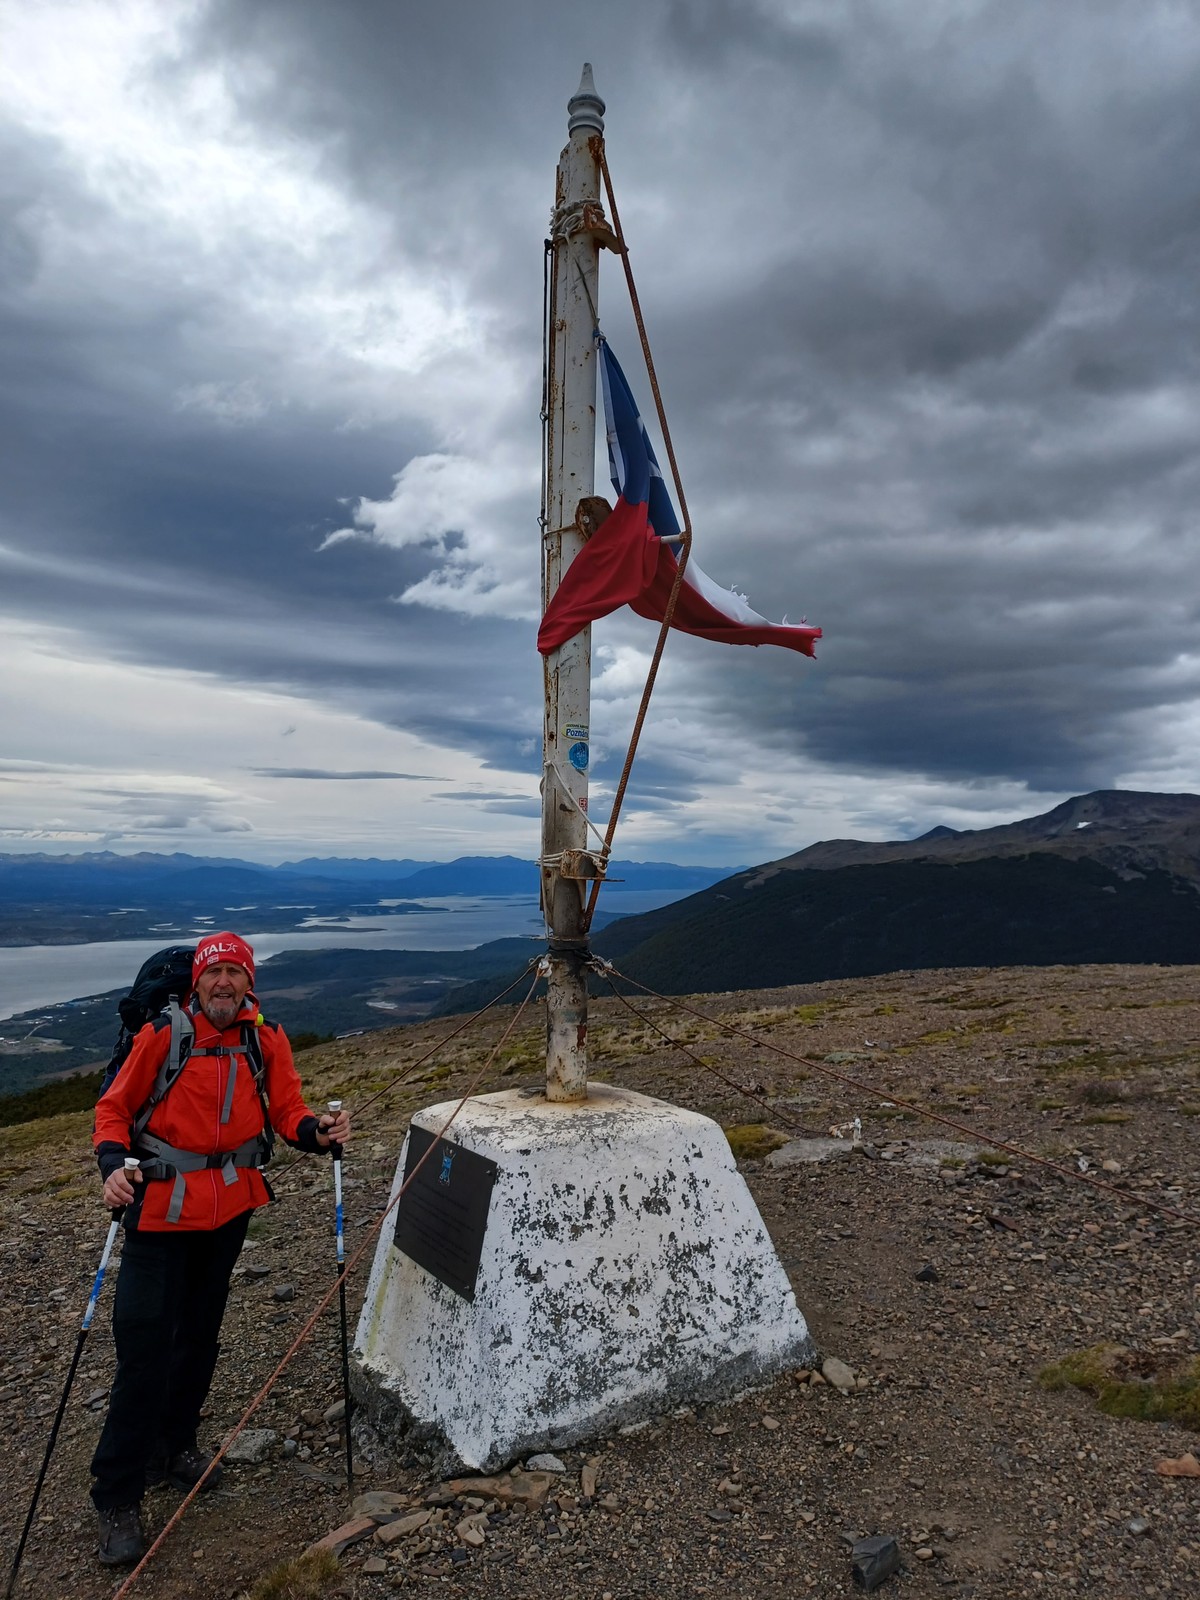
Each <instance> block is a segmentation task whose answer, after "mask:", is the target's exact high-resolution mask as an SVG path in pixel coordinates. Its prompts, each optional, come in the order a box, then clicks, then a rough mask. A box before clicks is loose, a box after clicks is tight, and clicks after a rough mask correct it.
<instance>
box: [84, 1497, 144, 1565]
mask: <svg viewBox="0 0 1200 1600" xmlns="http://www.w3.org/2000/svg"><path fill="white" fill-rule="evenodd" d="M96 1553H97V1554H98V1555H99V1557H100V1560H101V1562H102V1563H103V1565H104V1566H106V1567H131V1566H132V1565H133V1564H134V1562H135V1561H140V1560H141V1559H142V1557H143V1556H144V1555H145V1554H146V1531H145V1529H144V1528H143V1527H142V1508H141V1506H105V1507H104V1508H103V1509H102V1510H101V1511H100V1547H99V1549H98V1551H97V1552H96Z"/></svg>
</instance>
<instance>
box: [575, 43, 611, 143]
mask: <svg viewBox="0 0 1200 1600" xmlns="http://www.w3.org/2000/svg"><path fill="white" fill-rule="evenodd" d="M567 110H568V111H569V112H570V119H569V120H568V122H567V132H568V133H574V132H575V131H576V130H577V129H578V128H588V129H590V130H591V131H592V132H594V133H603V132H604V101H603V100H601V98H600V96H599V95H598V94H597V93H596V85H595V83H594V82H593V80H592V63H591V62H590V61H585V62H584V63H583V74H582V76H581V77H580V79H579V87H578V89H576V91H575V93H574V94H573V95H572V96H571V98H570V99H569V100H568V101H567Z"/></svg>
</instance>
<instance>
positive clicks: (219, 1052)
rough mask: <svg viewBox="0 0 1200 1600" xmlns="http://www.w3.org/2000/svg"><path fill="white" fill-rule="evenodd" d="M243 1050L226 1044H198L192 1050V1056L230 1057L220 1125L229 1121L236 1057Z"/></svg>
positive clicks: (240, 1047)
mask: <svg viewBox="0 0 1200 1600" xmlns="http://www.w3.org/2000/svg"><path fill="white" fill-rule="evenodd" d="M243 1051H244V1047H242V1046H240V1045H239V1046H236V1047H235V1046H233V1045H228V1044H209V1045H200V1046H197V1047H196V1048H195V1049H194V1050H193V1051H192V1055H193V1056H218V1057H219V1056H228V1057H229V1058H230V1060H229V1077H228V1078H227V1079H226V1082H225V1098H224V1100H223V1101H222V1102H221V1126H222V1127H224V1125H225V1124H226V1123H227V1122H228V1121H229V1113H230V1112H231V1111H232V1110H233V1081H234V1079H235V1078H236V1077H237V1058H238V1056H239V1055H241V1054H243Z"/></svg>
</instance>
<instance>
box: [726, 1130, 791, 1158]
mask: <svg viewBox="0 0 1200 1600" xmlns="http://www.w3.org/2000/svg"><path fill="white" fill-rule="evenodd" d="M721 1131H722V1132H723V1133H724V1135H725V1137H726V1138H727V1139H728V1140H729V1148H730V1149H731V1150H732V1151H733V1158H734V1160H735V1161H758V1160H760V1159H761V1158H762V1157H763V1156H765V1155H769V1154H770V1153H771V1151H772V1150H778V1149H779V1147H780V1145H783V1144H786V1143H787V1135H786V1134H785V1133H780V1132H779V1130H778V1129H777V1128H768V1127H767V1125H766V1124H765V1123H763V1122H736V1123H733V1124H731V1125H730V1126H729V1127H728V1128H723V1129H722V1130H721Z"/></svg>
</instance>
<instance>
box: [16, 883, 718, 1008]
mask: <svg viewBox="0 0 1200 1600" xmlns="http://www.w3.org/2000/svg"><path fill="white" fill-rule="evenodd" d="M687 892H688V893H691V892H692V891H690V890H689V891H687ZM679 898H681V897H680V895H679V894H678V893H677V892H673V891H672V890H669V889H660V890H655V889H626V890H621V889H615V888H614V889H606V890H605V891H604V893H603V894H602V895H601V898H600V902H599V905H598V907H597V915H596V923H597V925H598V926H599V925H600V924H601V923H603V922H607V921H610V920H611V919H612V918H613V917H614V916H633V915H636V914H637V913H639V912H642V911H654V910H657V908H658V907H659V906H665V905H669V904H670V903H671V901H672V900H677V899H679ZM408 904H410V905H416V906H419V907H420V908H421V909H420V910H418V911H408V912H399V913H392V914H389V915H381V916H377V917H372V916H356V917H348V918H346V919H345V920H344V921H341V920H339V921H330V922H328V923H326V922H324V921H323V920H321V919H319V918H316V917H309V918H306V919H305V922H304V926H303V929H302V931H300V932H298V933H255V932H254V931H253V927H252V923H253V913H252V912H248V913H247V916H246V926H245V937H246V938H247V939H249V941H250V943H251V944H252V945H253V946H254V953H255V956H256V958H257V960H259V961H266V960H268V959H269V958H270V957H271V956H273V955H278V954H279V952H280V951H282V950H329V949H351V950H471V949H474V947H475V946H476V945H480V944H486V943H487V941H488V940H489V939H509V938H512V937H514V936H518V935H521V934H528V935H529V936H530V938H531V939H536V938H539V937H541V936H543V934H544V928H543V923H542V918H541V913H540V912H539V910H538V904H537V899H536V897H534V896H531V895H488V896H483V895H479V896H469V895H451V896H445V897H439V898H436V899H427V900H417V901H409V902H408ZM214 926H216V924H215V923H212V922H209V923H207V924H206V925H205V931H210V932H211V931H212V929H213V927H214ZM240 931H243V929H242V928H241V927H239V932H240ZM188 937H189V936H188V935H162V936H160V937H158V938H155V939H112V940H108V941H105V942H101V943H96V944H48V945H47V944H39V945H16V946H13V947H12V948H9V949H0V1018H4V1017H12V1016H17V1015H19V1014H20V1013H21V1012H23V1011H32V1010H34V1009H35V1008H36V1007H38V1006H49V1005H57V1004H59V1003H60V1002H61V1001H63V1000H80V999H82V998H84V997H85V996H86V995H93V994H105V993H107V992H108V991H109V990H111V989H123V988H128V986H129V984H130V983H131V982H132V981H133V976H134V974H135V973H136V972H137V969H138V968H139V967H140V966H141V964H142V962H143V961H144V960H145V959H146V957H147V956H149V955H153V953H154V952H155V951H156V950H159V949H161V948H162V947H163V945H164V944H172V943H185V942H186V940H187V938H188Z"/></svg>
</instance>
